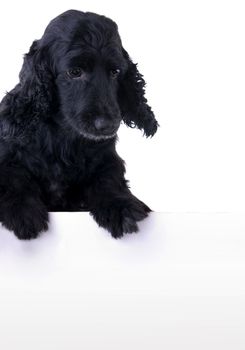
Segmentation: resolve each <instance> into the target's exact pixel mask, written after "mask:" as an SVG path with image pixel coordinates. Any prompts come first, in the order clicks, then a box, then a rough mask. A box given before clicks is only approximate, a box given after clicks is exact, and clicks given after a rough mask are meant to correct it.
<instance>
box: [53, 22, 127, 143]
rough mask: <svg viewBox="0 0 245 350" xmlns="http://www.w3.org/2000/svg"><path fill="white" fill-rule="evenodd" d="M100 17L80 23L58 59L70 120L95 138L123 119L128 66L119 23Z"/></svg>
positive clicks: (58, 83)
mask: <svg viewBox="0 0 245 350" xmlns="http://www.w3.org/2000/svg"><path fill="white" fill-rule="evenodd" d="M98 17H99V16H98ZM98 17H95V19H93V26H92V25H91V19H90V18H89V19H87V20H83V21H82V22H80V23H78V24H77V26H76V28H75V30H74V33H73V38H72V39H71V41H70V42H69V44H68V45H67V47H66V49H65V53H64V55H62V57H60V59H59V58H57V59H56V74H57V78H56V86H57V89H58V95H59V98H60V105H61V110H62V112H63V114H64V116H65V118H66V121H67V122H68V123H69V124H70V126H72V127H73V128H74V130H76V131H77V132H79V133H80V134H81V135H83V136H84V137H86V138H90V139H94V140H99V139H107V138H111V137H114V136H115V135H116V133H117V130H118V128H119V125H120V122H121V120H122V114H121V110H120V106H119V101H118V89H119V85H120V81H121V80H122V79H123V77H124V75H125V72H126V70H127V61H126V59H125V58H124V57H123V51H122V46H121V41H120V37H119V35H118V32H117V28H116V25H115V24H114V23H113V22H112V21H110V20H109V19H106V18H103V17H102V18H98ZM62 45H64V44H62ZM63 49H64V48H63ZM56 51H57V50H56Z"/></svg>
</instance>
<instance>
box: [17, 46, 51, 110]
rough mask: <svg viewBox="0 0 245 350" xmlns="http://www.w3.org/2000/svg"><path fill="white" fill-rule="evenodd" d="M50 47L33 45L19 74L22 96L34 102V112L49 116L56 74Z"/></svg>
mask: <svg viewBox="0 0 245 350" xmlns="http://www.w3.org/2000/svg"><path fill="white" fill-rule="evenodd" d="M51 66H52V64H51V62H50V57H49V49H48V47H42V46H41V44H40V40H36V41H34V42H33V43H32V45H31V47H30V50H29V52H28V53H27V54H26V55H25V57H24V63H23V66H22V69H21V71H20V74H19V78H20V87H21V90H22V95H23V96H25V97H26V98H27V99H28V100H29V102H32V107H33V109H34V111H33V112H36V113H37V114H40V113H41V114H47V113H48V112H49V111H50V110H51V108H52V102H53V100H54V74H53V72H52V69H51Z"/></svg>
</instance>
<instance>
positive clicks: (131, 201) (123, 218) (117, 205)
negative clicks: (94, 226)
mask: <svg viewBox="0 0 245 350" xmlns="http://www.w3.org/2000/svg"><path fill="white" fill-rule="evenodd" d="M150 211H151V209H150V208H149V207H147V205H145V204H144V203H143V202H141V201H140V200H139V199H137V198H136V197H134V196H132V197H130V198H127V199H115V200H114V201H112V202H110V203H109V202H108V203H107V204H105V205H104V206H103V207H101V208H97V209H96V210H95V211H92V212H91V214H92V215H93V217H94V219H95V220H96V222H97V223H98V225H99V226H102V227H104V228H105V229H107V230H108V231H109V232H110V233H111V235H112V237H114V238H121V237H122V236H123V235H124V234H125V233H133V232H137V231H138V225H137V222H138V221H141V220H143V219H145V218H146V217H147V216H148V213H149V212H150Z"/></svg>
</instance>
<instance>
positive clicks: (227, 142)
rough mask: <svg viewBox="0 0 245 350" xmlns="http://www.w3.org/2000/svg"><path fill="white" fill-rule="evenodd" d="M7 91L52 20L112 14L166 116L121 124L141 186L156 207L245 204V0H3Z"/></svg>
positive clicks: (0, 72)
mask: <svg viewBox="0 0 245 350" xmlns="http://www.w3.org/2000/svg"><path fill="white" fill-rule="evenodd" d="M0 6H1V11H0V36H1V65H0V76H1V81H0V94H1V95H3V94H4V92H5V91H6V90H10V89H12V88H13V86H14V85H15V83H17V77H18V73H19V70H20V68H21V65H22V56H23V54H24V53H25V52H27V51H28V50H29V47H30V44H31V43H32V41H33V40H34V39H38V38H40V37H41V36H42V34H43V31H44V29H45V27H46V25H47V24H48V22H49V21H50V20H51V19H52V18H53V17H55V16H57V15H58V14H59V13H61V12H63V11H65V10H67V9H70V8H75V9H80V10H84V11H87V10H89V11H94V12H97V13H100V14H105V15H107V16H108V17H111V18H112V19H114V20H115V21H116V22H117V23H118V26H119V31H120V34H121V37H122V41H123V45H124V46H125V48H126V50H127V51H128V52H129V54H130V55H131V56H132V58H133V60H134V61H135V62H138V63H139V70H140V71H141V72H142V73H143V74H144V76H145V79H146V82H147V84H148V85H147V97H148V100H149V103H150V105H151V106H152V108H153V110H154V111H155V114H156V117H157V119H158V121H159V123H160V125H161V128H160V130H159V132H158V133H157V134H156V136H155V137H154V138H153V139H149V140H146V139H144V138H143V137H142V135H141V133H140V131H136V130H131V129H129V128H126V127H125V128H122V129H121V131H120V135H119V136H120V142H119V144H118V152H119V153H120V155H121V156H122V158H124V159H125V160H126V163H127V171H128V172H127V178H128V179H130V181H131V187H132V190H133V191H134V193H135V194H136V195H137V196H139V197H140V198H142V199H143V200H144V201H145V202H147V203H148V205H149V206H151V207H152V208H153V209H154V210H156V211H170V212H171V211H245V200H244V198H245V182H244V179H245V166H244V151H245V137H244V131H245V103H244V96H245V83H244V82H245V64H244V62H245V45H244V33H245V21H244V17H245V11H244V2H243V1H236V0H235V1H213V0H212V1H209V0H208V1H172V0H171V1H140V2H139V1H128V2H127V1H121V2H119V1H108V0H103V1H99V0H98V1H96V0H89V1H64V0H60V1H41V2H37V1H9V2H4V3H2V4H1V5H0Z"/></svg>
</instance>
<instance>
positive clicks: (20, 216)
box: [0, 164, 48, 239]
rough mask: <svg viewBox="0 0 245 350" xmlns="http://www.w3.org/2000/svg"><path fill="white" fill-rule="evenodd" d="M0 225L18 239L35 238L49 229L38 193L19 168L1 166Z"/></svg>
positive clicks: (29, 177)
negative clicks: (0, 223)
mask: <svg viewBox="0 0 245 350" xmlns="http://www.w3.org/2000/svg"><path fill="white" fill-rule="evenodd" d="M0 221H1V222H2V224H3V225H4V226H5V227H6V228H7V229H9V230H11V231H13V232H14V233H15V235H16V236H17V237H18V238H19V239H32V238H36V237H37V236H38V234H39V233H40V232H41V231H45V230H47V228H48V212H47V209H46V207H45V205H44V203H43V202H42V201H41V198H40V190H39V188H38V186H37V184H36V183H35V181H34V180H33V179H32V177H31V175H30V174H29V173H28V171H26V170H25V169H24V168H23V167H22V166H18V165H17V164H15V165H14V166H11V165H4V164H2V165H1V169H0Z"/></svg>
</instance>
